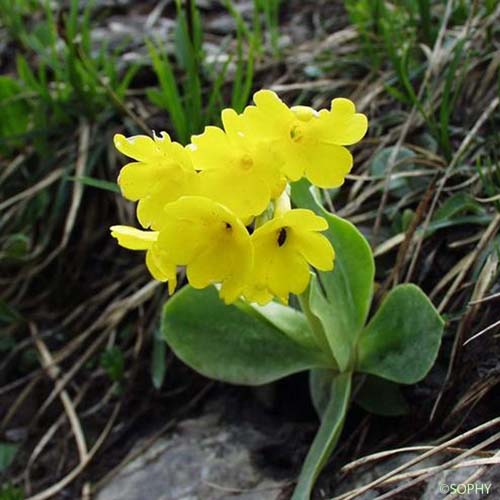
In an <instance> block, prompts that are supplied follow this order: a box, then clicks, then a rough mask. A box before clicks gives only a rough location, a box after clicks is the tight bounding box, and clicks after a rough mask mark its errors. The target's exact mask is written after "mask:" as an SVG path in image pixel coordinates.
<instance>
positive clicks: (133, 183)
mask: <svg viewBox="0 0 500 500" xmlns="http://www.w3.org/2000/svg"><path fill="white" fill-rule="evenodd" d="M162 170H163V169H161V168H160V167H159V166H157V165H151V164H146V163H142V162H137V163H128V164H127V165H125V166H124V167H123V168H122V169H121V170H120V175H119V176H118V185H119V186H120V189H121V192H122V195H123V196H124V197H125V198H127V199H128V200H131V201H137V200H139V199H140V198H144V197H145V196H147V195H148V194H149V193H150V192H151V191H152V190H153V188H154V186H155V185H156V184H157V182H158V180H159V179H161V177H162V173H163V172H162Z"/></svg>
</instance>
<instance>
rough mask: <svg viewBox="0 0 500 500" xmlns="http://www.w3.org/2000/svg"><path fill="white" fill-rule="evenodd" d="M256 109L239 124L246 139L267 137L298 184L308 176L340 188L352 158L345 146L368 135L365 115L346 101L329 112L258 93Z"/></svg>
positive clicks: (250, 108) (248, 110)
mask: <svg viewBox="0 0 500 500" xmlns="http://www.w3.org/2000/svg"><path fill="white" fill-rule="evenodd" d="M253 100H254V102H255V106H248V107H247V108H246V109H245V111H244V112H243V116H242V119H241V120H240V122H239V126H240V128H241V130H242V132H243V135H244V136H245V137H256V136H257V137H266V138H267V140H268V141H269V142H270V143H271V144H272V148H273V150H274V151H276V152H277V153H278V154H279V156H280V157H281V158H282V161H283V164H282V169H283V172H284V173H285V175H286V176H287V177H288V178H289V179H290V180H291V181H296V180H298V179H300V178H301V177H302V176H304V175H305V176H306V177H307V178H308V179H309V180H310V181H311V182H312V183H313V184H315V185H317V186H319V187H325V188H330V187H338V186H340V185H341V184H343V182H344V179H345V176H346V175H347V174H348V173H349V171H350V169H351V167H352V163H353V159H352V155H351V153H350V152H349V150H348V149H346V148H345V147H344V146H347V145H352V144H354V143H356V142H358V141H359V140H361V139H362V137H363V136H364V135H365V133H366V130H367V127H368V121H367V119H366V116H365V115H363V114H361V113H356V109H355V106H354V104H353V103H352V102H351V101H350V100H348V99H343V98H341V99H334V100H333V101H332V103H331V109H330V110H326V109H324V110H321V111H320V112H317V111H315V110H314V109H312V108H309V107H306V106H295V107H292V108H289V107H288V106H287V105H286V104H285V103H284V102H283V101H281V99H280V98H279V97H278V96H277V95H276V94H275V93H274V92H272V91H270V90H261V91H259V92H257V93H256V94H255V95H254V98H253Z"/></svg>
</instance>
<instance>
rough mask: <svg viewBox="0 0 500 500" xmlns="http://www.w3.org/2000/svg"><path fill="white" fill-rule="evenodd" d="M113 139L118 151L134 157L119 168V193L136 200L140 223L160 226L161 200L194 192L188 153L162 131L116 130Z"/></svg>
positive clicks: (167, 200)
mask: <svg viewBox="0 0 500 500" xmlns="http://www.w3.org/2000/svg"><path fill="white" fill-rule="evenodd" d="M114 143H115V147H116V149H118V151H120V152H121V153H123V154H124V155H126V156H129V157H130V158H133V159H135V160H137V161H136V162H133V163H129V164H127V165H125V166H124V167H123V168H122V169H121V171H120V175H119V177H118V184H119V186H120V188H121V191H122V194H123V196H124V197H125V198H127V199H129V200H132V201H139V203H138V205H137V218H138V219H139V222H140V223H141V225H142V226H143V227H145V228H148V227H151V228H152V229H160V227H161V224H162V221H163V207H164V206H165V204H167V203H169V202H171V201H175V200H176V199H178V198H179V197H181V196H183V195H188V194H196V191H197V188H196V186H197V182H198V175H197V174H196V172H195V170H194V168H193V165H192V163H191V160H190V158H189V155H188V153H187V152H186V151H185V149H184V148H183V147H182V146H181V145H180V144H177V143H176V142H172V141H171V140H170V137H169V135H168V134H167V133H166V132H162V133H161V135H160V137H158V136H156V135H155V136H154V139H152V138H151V137H148V136H146V135H136V136H133V137H128V138H127V137H125V136H123V135H121V134H116V135H115V137H114Z"/></svg>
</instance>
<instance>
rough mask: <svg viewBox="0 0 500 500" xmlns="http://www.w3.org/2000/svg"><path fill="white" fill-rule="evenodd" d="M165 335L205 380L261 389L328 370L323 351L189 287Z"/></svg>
mask: <svg viewBox="0 0 500 500" xmlns="http://www.w3.org/2000/svg"><path fill="white" fill-rule="evenodd" d="M162 329H163V334H164V336H165V338H166V340H167V343H168V344H169V345H170V347H171V348H172V350H173V351H174V353H175V354H176V355H177V356H178V357H179V358H180V359H181V360H182V361H184V362H185V363H186V364H188V365H189V366H190V367H191V368H193V369H194V370H196V371H198V372H200V373H201V374H203V375H205V376H207V377H211V378H214V379H217V380H222V381H225V382H230V383H233V384H243V385H260V384H266V383H268V382H272V381H274V380H277V379H280V378H283V377H286V376H287V375H290V374H292V373H296V372H300V371H303V370H307V369H310V368H322V367H325V366H328V359H327V358H326V357H325V355H324V354H323V353H322V352H321V351H320V350H319V349H313V348H312V347H311V348H306V347H304V346H303V345H300V344H299V343H297V342H294V341H293V340H292V339H291V338H290V337H289V336H288V335H286V334H285V333H283V332H282V331H280V330H279V329H278V328H276V327H275V326H273V325H272V324H270V323H269V321H266V320H263V319H259V318H258V317H256V316H255V314H246V313H245V312H243V311H242V310H241V309H240V308H238V307H237V306H234V305H230V306H226V305H225V304H224V303H223V302H222V301H221V300H220V299H219V296H218V293H217V290H216V289H215V288H213V287H210V288H205V289H204V290H195V289H194V288H191V287H189V286H187V287H185V288H184V289H183V290H181V291H180V292H178V293H177V294H176V295H175V296H174V297H172V298H171V299H170V300H169V301H168V302H167V304H166V305H165V309H164V313H163V324H162Z"/></svg>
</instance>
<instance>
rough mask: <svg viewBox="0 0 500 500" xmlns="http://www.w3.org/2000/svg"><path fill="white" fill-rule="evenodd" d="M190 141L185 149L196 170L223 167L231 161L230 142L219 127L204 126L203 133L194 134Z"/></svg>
mask: <svg viewBox="0 0 500 500" xmlns="http://www.w3.org/2000/svg"><path fill="white" fill-rule="evenodd" d="M191 141H192V145H191V147H189V148H188V149H187V151H188V152H189V154H190V155H191V159H192V161H193V165H194V168H195V169H196V170H209V169H220V168H224V167H225V166H226V165H227V164H228V163H229V162H230V161H231V160H230V158H231V156H232V148H231V144H230V142H229V139H228V136H227V135H226V134H225V133H224V131H223V130H222V129H220V128H219V127H205V130H204V131H203V133H202V134H199V135H194V136H193V137H192V138H191ZM228 160H229V161H228Z"/></svg>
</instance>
